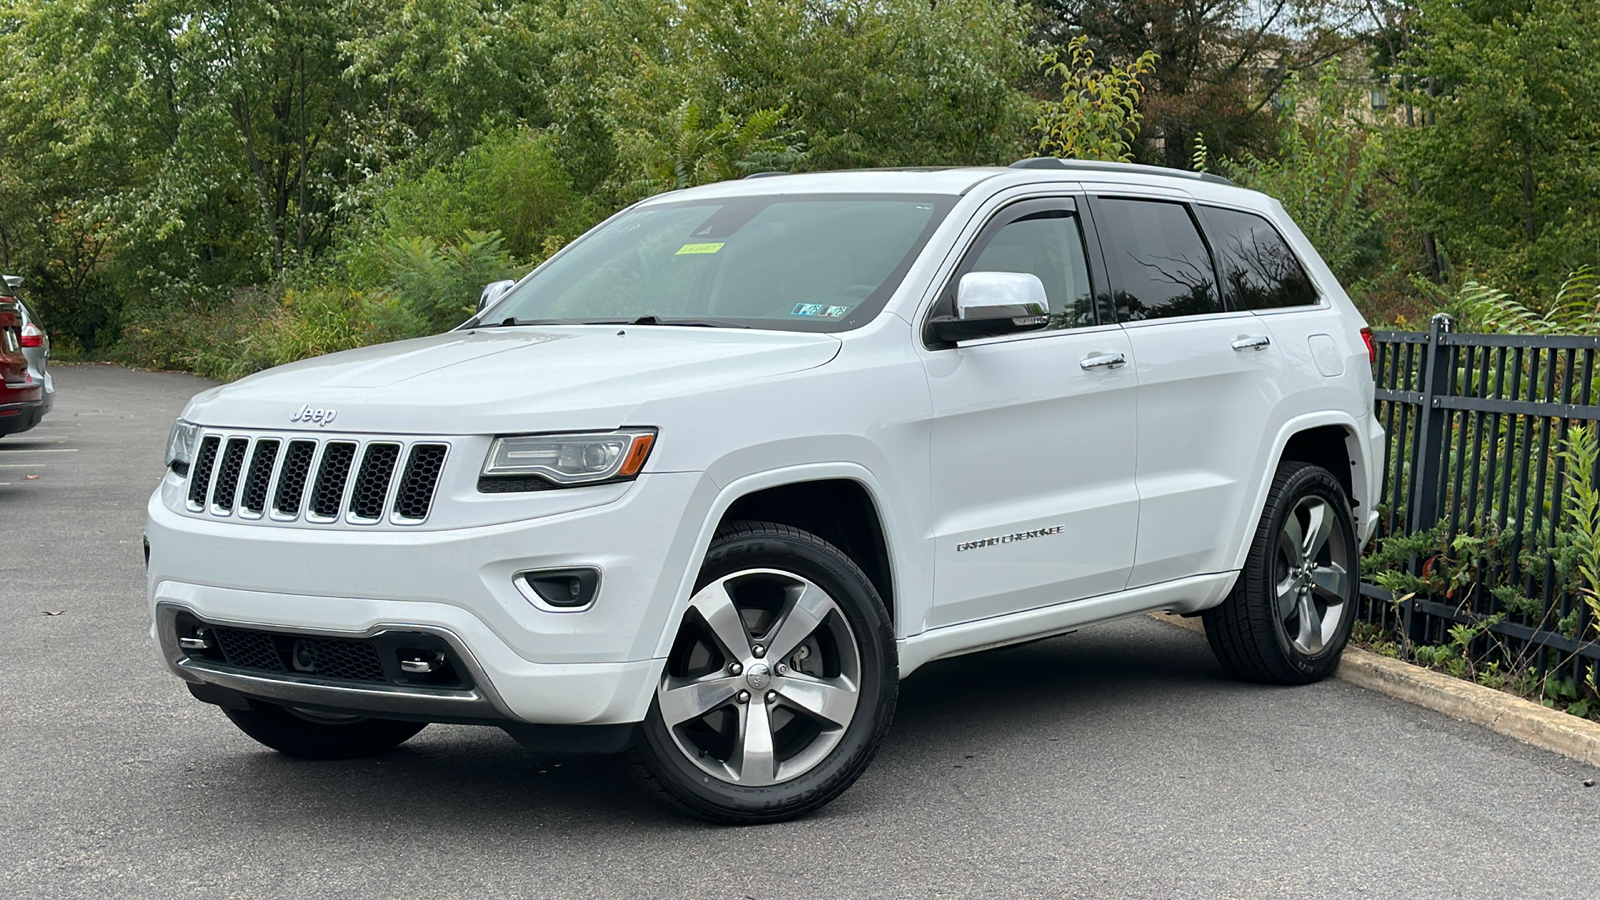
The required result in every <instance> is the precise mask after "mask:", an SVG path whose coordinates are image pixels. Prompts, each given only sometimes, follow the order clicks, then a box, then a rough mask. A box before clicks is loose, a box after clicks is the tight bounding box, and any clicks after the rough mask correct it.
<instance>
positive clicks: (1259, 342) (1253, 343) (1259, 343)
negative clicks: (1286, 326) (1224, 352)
mask: <svg viewBox="0 0 1600 900" xmlns="http://www.w3.org/2000/svg"><path fill="white" fill-rule="evenodd" d="M1270 343H1272V339H1271V338H1269V337H1267V336H1266V335H1264V334H1252V335H1249V336H1247V337H1241V338H1239V339H1238V340H1237V341H1234V342H1233V349H1235V350H1264V349H1266V347H1267V345H1268V344H1270Z"/></svg>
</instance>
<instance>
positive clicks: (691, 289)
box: [481, 194, 956, 331]
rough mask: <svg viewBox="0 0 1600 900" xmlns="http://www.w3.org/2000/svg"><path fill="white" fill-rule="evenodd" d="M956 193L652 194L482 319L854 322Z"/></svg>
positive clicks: (876, 305) (804, 327) (813, 327)
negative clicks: (671, 198) (664, 198)
mask: <svg viewBox="0 0 1600 900" xmlns="http://www.w3.org/2000/svg"><path fill="white" fill-rule="evenodd" d="M955 199H956V198H954V197H924V196H907V195H860V194H853V195H847V196H843V195H815V196H794V195H789V196H765V197H734V198H726V199H720V200H703V201H685V202H682V203H665V204H653V205H651V206H649V207H645V208H641V209H635V210H632V211H630V212H627V213H624V214H622V215H620V216H617V217H616V218H615V219H612V220H611V221H609V222H606V223H605V224H604V225H602V226H600V227H599V228H596V229H595V230H594V231H591V232H590V233H589V234H587V235H585V236H584V237H583V238H582V239H581V240H579V241H578V242H577V243H575V244H573V245H572V247H570V248H569V249H568V250H567V251H566V252H565V253H562V254H561V255H560V256H558V257H556V258H555V259H552V260H551V261H550V262H549V263H547V264H546V265H545V266H544V267H543V268H541V269H540V270H539V271H538V272H537V273H536V274H535V275H534V276H533V277H531V278H528V279H526V280H524V281H523V282H522V283H521V284H519V285H517V287H516V288H515V289H513V290H512V291H510V292H509V293H508V294H507V295H506V296H505V297H504V298H502V299H501V300H500V302H498V303H496V304H495V305H494V306H493V307H492V308H490V309H489V310H487V311H486V312H485V313H484V315H483V316H482V318H481V321H482V322H483V323H484V324H495V323H502V322H505V323H509V320H515V322H516V323H519V324H521V323H540V324H545V323H561V324H569V323H572V324H578V323H604V324H616V323H632V322H638V321H640V320H643V321H644V323H646V324H663V325H671V324H695V325H726V326H745V327H752V328H776V329H783V330H786V331H843V330H845V329H849V328H855V327H858V326H860V325H864V324H866V323H867V322H870V321H871V320H872V317H873V316H875V315H877V313H878V311H879V310H880V309H882V308H883V304H884V303H885V302H887V301H888V299H889V295H890V294H892V293H893V292H894V289H895V287H896V286H898V285H899V283H900V279H901V278H902V277H904V275H905V273H906V270H907V269H909V268H910V267H911V263H912V260H914V259H915V258H916V255H917V252H918V251H920V250H921V249H922V247H923V245H924V244H926V243H927V241H928V237H929V236H930V235H931V234H932V233H933V230H934V228H936V227H938V225H939V223H940V221H942V220H943V218H944V216H945V214H946V213H947V212H949V210H950V207H951V206H953V205H954V203H955Z"/></svg>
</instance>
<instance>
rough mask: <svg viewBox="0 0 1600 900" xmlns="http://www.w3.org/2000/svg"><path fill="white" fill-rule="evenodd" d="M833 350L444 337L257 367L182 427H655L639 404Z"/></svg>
mask: <svg viewBox="0 0 1600 900" xmlns="http://www.w3.org/2000/svg"><path fill="white" fill-rule="evenodd" d="M839 346H840V343H839V340H838V338H835V337H833V336H831V335H827V334H808V333H797V332H781V331H757V330H748V329H740V328H699V327H684V326H650V325H608V326H594V325H591V326H553V327H531V326H523V327H516V328H487V329H481V330H475V331H459V332H449V333H446V334H441V335H435V336H433V337H426V338H418V339H416V340H410V341H400V342H398V343H393V344H380V345H378V346H374V347H363V348H361V349H359V350H349V351H345V352H343V353H334V354H331V355H329V356H322V357H318V358H316V359H308V360H302V361H300V362H297V363H291V364H289V365H286V366H280V367H278V368H276V369H269V370H267V371H265V372H261V373H258V374H256V375H252V376H250V377H248V378H245V379H242V380H240V381H237V382H235V383H233V384H230V385H224V386H222V387H219V388H213V389H211V390H209V391H206V392H203V393H201V394H199V395H197V396H196V397H195V398H194V399H193V400H191V401H190V403H189V407H188V409H187V410H185V412H184V418H186V419H189V420H190V421H193V422H198V423H200V424H202V425H211V426H217V427H226V428H248V429H267V430H273V431H319V430H327V431H337V432H365V433H382V434H497V433H499V434H503V433H508V432H518V431H541V430H555V431H560V430H568V429H588V428H614V427H617V426H621V425H629V424H654V423H647V422H632V421H629V417H630V415H631V414H632V413H633V411H634V410H635V409H637V408H638V407H639V406H640V405H641V404H644V403H648V402H649V401H651V400H656V399H661V398H665V397H673V396H681V395H685V394H691V393H697V392H702V391H708V390H715V389H717V388H720V387H728V386H731V385H738V384H748V383H750V382H751V381H758V380H760V379H763V378H773V377H776V376H780V375H786V374H788V373H791V372H797V371H801V370H804V369H810V368H815V367H817V366H820V365H823V364H824V363H826V362H828V361H829V360H830V359H832V358H833V357H834V356H835V355H836V354H837V353H838V352H839ZM330 413H331V416H330ZM297 414H298V415H297Z"/></svg>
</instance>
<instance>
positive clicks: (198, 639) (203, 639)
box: [178, 628, 211, 651]
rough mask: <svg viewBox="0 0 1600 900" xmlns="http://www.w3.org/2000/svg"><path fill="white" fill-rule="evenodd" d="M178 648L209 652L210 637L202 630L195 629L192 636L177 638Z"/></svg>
mask: <svg viewBox="0 0 1600 900" xmlns="http://www.w3.org/2000/svg"><path fill="white" fill-rule="evenodd" d="M178 646H179V647H182V648H183V649H185V650H197V651H198V650H210V649H211V635H209V634H207V633H206V630H205V629H204V628H196V629H195V630H194V634H193V635H192V636H189V637H180V638H178Z"/></svg>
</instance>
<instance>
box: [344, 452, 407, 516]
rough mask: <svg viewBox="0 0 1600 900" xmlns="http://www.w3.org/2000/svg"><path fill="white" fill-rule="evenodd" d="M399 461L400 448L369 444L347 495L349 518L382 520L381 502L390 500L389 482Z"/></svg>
mask: <svg viewBox="0 0 1600 900" xmlns="http://www.w3.org/2000/svg"><path fill="white" fill-rule="evenodd" d="M399 458H400V445H399V444H368V445H367V452H366V454H365V455H364V456H362V457H361V471H360V472H358V473H357V474H356V486H355V487H354V488H353V489H352V490H351V491H350V515H351V516H353V517H355V518H357V519H379V518H382V517H383V501H385V500H387V499H389V481H390V480H391V479H392V478H393V477H394V463H395V460H397V459H399Z"/></svg>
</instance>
